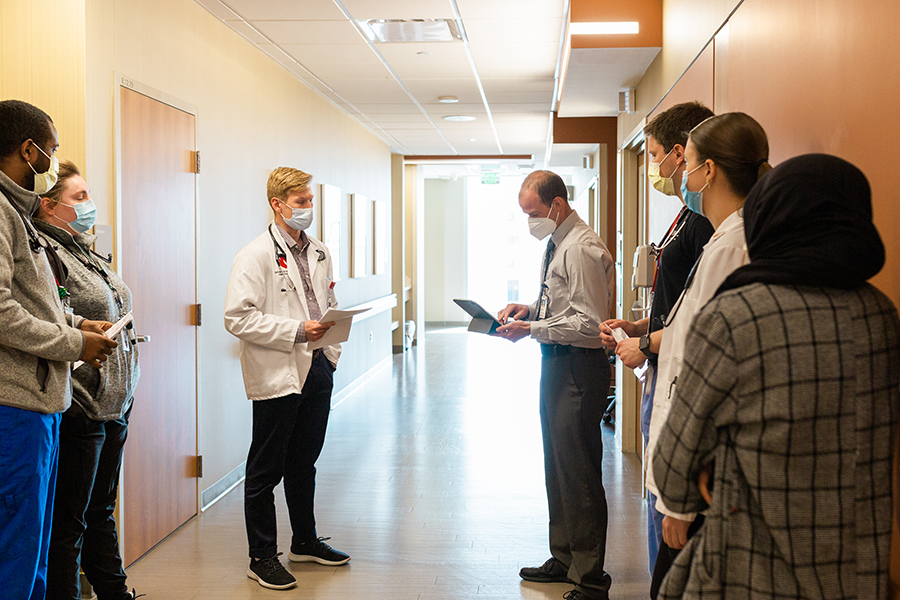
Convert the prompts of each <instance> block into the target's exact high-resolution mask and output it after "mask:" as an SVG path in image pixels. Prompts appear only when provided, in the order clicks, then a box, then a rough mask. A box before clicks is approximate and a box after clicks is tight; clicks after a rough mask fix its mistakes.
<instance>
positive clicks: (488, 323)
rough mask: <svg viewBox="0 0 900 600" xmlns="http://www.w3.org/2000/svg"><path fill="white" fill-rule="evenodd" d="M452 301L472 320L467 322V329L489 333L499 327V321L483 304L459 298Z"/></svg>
mask: <svg viewBox="0 0 900 600" xmlns="http://www.w3.org/2000/svg"><path fill="white" fill-rule="evenodd" d="M453 301H454V302H455V303H456V304H457V306H459V307H460V308H461V309H463V310H464V311H466V312H467V313H469V316H471V317H472V320H471V321H470V322H469V328H468V330H469V331H473V332H475V333H486V334H488V335H490V334H492V333H494V332H495V331H497V328H498V327H500V325H501V323H500V321H498V320H497V319H496V318H495V317H494V315H492V314H491V313H489V312H488V311H486V310H485V309H484V307H483V306H481V305H480V304H478V303H477V302H475V301H474V300H462V299H460V298H454V299H453Z"/></svg>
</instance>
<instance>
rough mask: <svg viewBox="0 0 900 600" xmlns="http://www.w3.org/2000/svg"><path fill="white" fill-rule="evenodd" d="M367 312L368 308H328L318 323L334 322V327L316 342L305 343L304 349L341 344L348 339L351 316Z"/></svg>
mask: <svg viewBox="0 0 900 600" xmlns="http://www.w3.org/2000/svg"><path fill="white" fill-rule="evenodd" d="M367 310H369V309H368V308H362V309H359V310H337V309H334V308H329V309H328V310H326V311H325V314H324V315H322V318H321V319H319V323H329V322H332V321H333V322H334V325H332V326H331V327H329V328H328V331H326V332H325V335H323V336H322V337H321V338H319V339H318V340H316V341H312V342H307V344H306V347H307V348H308V349H310V350H315V349H317V348H324V347H325V346H330V345H332V344H340V343H341V342H346V341H347V340H348V339H350V325H351V324H352V322H353V315H358V314H359V313H362V312H366V311H367Z"/></svg>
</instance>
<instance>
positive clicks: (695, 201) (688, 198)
mask: <svg viewBox="0 0 900 600" xmlns="http://www.w3.org/2000/svg"><path fill="white" fill-rule="evenodd" d="M703 164H705V163H703ZM703 164H700V165H699V166H698V167H697V168H695V169H691V170H690V171H688V172H686V173H685V174H684V177H682V178H681V197H682V199H683V200H684V204H685V206H687V207H688V208H689V209H690V210H692V211H694V212H695V213H697V214H698V215H702V214H703V190H705V189H706V186H708V185H709V181H707V182H706V183H705V184H703V187H702V188H700V189H699V190H698V191H696V192H692V191H690V190H688V189H687V182H688V176H689V175H690V174H691V173H693V172H694V171H696V170H697V169H699V168H700V167H702V166H703Z"/></svg>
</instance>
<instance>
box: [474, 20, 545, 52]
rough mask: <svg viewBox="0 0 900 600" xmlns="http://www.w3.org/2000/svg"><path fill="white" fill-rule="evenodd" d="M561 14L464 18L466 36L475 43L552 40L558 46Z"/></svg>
mask: <svg viewBox="0 0 900 600" xmlns="http://www.w3.org/2000/svg"><path fill="white" fill-rule="evenodd" d="M562 23H563V20H562V16H560V17H559V18H556V19H514V18H513V19H466V20H465V21H463V24H464V25H465V27H466V36H467V37H468V38H469V42H470V43H472V44H476V43H491V42H493V43H522V42H529V43H531V42H553V44H554V45H555V46H556V47H557V48H559V36H560V34H561V33H562Z"/></svg>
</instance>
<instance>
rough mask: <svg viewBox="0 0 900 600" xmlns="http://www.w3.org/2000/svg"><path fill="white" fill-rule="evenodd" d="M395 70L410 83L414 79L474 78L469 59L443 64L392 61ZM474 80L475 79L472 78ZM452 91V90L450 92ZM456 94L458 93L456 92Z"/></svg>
mask: <svg viewBox="0 0 900 600" xmlns="http://www.w3.org/2000/svg"><path fill="white" fill-rule="evenodd" d="M391 66H392V67H393V68H394V72H396V73H397V77H399V78H400V79H401V80H402V81H403V82H404V83H408V82H409V81H410V80H413V79H439V80H446V79H463V78H466V77H469V78H472V77H473V76H472V67H471V66H470V65H469V61H466V62H464V63H443V64H438V65H435V64H428V65H426V64H414V63H391ZM472 80H473V81H474V79H472ZM448 93H452V92H448ZM454 95H456V94H454Z"/></svg>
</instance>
